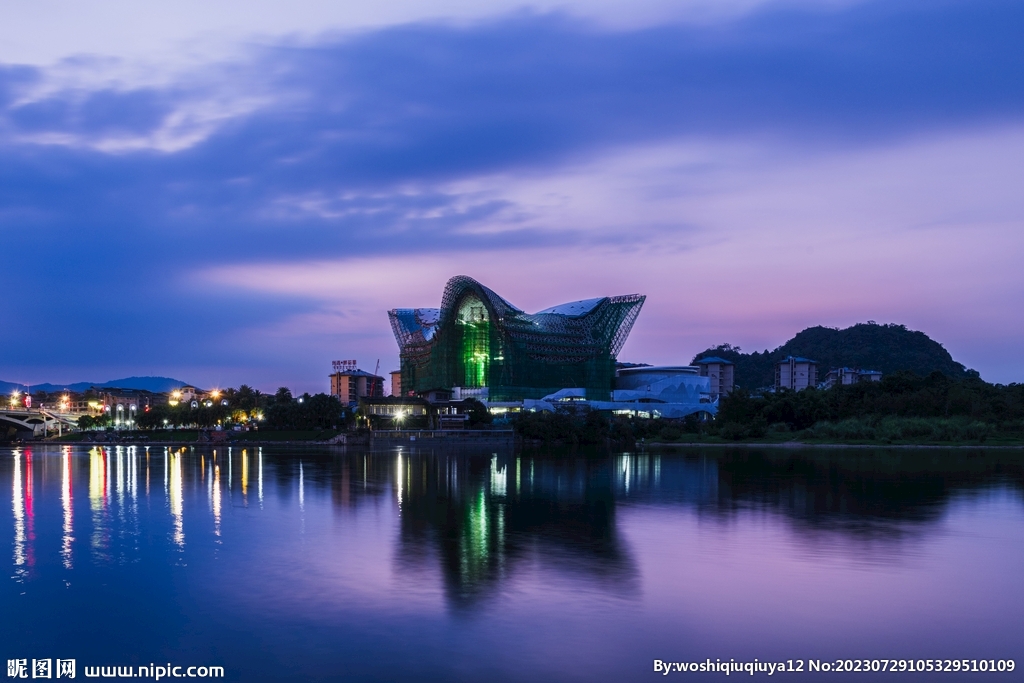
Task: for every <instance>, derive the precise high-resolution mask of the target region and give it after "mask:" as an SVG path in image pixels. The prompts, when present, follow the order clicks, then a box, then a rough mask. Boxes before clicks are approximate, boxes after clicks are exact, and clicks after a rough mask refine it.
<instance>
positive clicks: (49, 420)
mask: <svg viewBox="0 0 1024 683" xmlns="http://www.w3.org/2000/svg"><path fill="white" fill-rule="evenodd" d="M78 417H79V416H78V415H77V414H71V413H57V412H53V411H50V410H44V409H40V410H32V409H31V408H0V441H11V440H13V439H36V438H39V437H41V436H46V434H47V432H50V431H57V432H61V431H63V430H64V428H65V427H74V426H76V423H77V420H78Z"/></svg>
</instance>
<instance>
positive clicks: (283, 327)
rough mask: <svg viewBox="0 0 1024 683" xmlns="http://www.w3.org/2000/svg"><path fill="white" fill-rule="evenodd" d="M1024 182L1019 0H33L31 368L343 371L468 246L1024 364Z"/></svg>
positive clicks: (371, 356) (649, 319) (478, 260)
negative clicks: (392, 312) (873, 324)
mask: <svg viewBox="0 0 1024 683" xmlns="http://www.w3.org/2000/svg"><path fill="white" fill-rule="evenodd" d="M1022 181H1024V5H1022V4H1021V3H1019V2H992V1H988V0H973V1H971V2H956V1H948V2H947V1H943V0H931V1H929V2H903V1H900V0H886V1H885V2H856V1H854V0H849V1H842V0H833V1H816V2H810V1H808V2H799V1H793V2H784V3H782V2H761V1H759V0H676V1H673V2H669V1H666V0H632V1H630V2H622V1H614V2H613V1H612V0H598V1H596V2H592V1H588V2H547V1H544V2H535V3H531V4H527V5H524V4H520V3H518V2H514V1H511V0H502V1H500V2H491V3H487V4H486V6H485V5H484V3H479V2H469V1H468V0H437V1H435V2H430V3H426V2H412V1H410V0H404V1H400V2H386V3H356V2H328V1H327V0H292V1H291V2H289V3H282V2H268V1H266V0H257V1H253V0H246V1H245V2H243V1H241V0H229V1H227V2H221V3H216V4H215V5H210V4H209V3H205V2H198V1H197V0H184V1H180V2H177V3H173V4H172V3H163V4H162V5H157V4H152V5H151V4H149V3H138V2H136V1H135V0H105V1H103V2H92V3H81V2H77V1H76V2H70V1H66V0H42V1H40V2H33V3H5V4H4V5H3V8H2V10H0V231H2V238H3V247H2V252H0V253H2V254H3V259H2V264H3V268H4V276H5V277H4V279H5V282H6V290H5V296H4V300H3V306H2V307H0V329H2V331H3V341H2V349H3V353H2V355H0V380H6V381H15V382H25V383H40V382H53V383H65V382H66V383H71V382H78V381H105V380H109V379H113V378H118V377H125V376H128V375H164V376H170V377H175V378H178V379H181V380H185V381H188V382H193V383H196V384H198V385H199V386H202V387H216V386H221V387H224V386H237V385H239V384H241V383H248V384H250V385H253V386H256V387H258V388H260V389H262V390H264V391H273V390H275V389H276V388H277V387H278V386H281V385H286V386H289V387H291V388H292V389H293V390H297V391H303V390H305V391H310V392H317V391H326V390H327V389H328V382H327V374H328V373H329V372H330V361H331V360H334V359H349V358H354V359H358V361H359V364H360V366H361V367H362V368H363V369H366V370H373V368H374V366H375V364H376V362H377V359H378V358H379V359H380V368H381V372H382V374H384V373H386V372H387V371H390V370H393V369H397V367H398V348H397V345H396V343H395V341H394V337H393V336H392V333H391V329H390V326H389V324H388V319H387V315H386V311H387V309H390V308H395V307H419V306H425V307H436V306H438V305H439V303H440V298H441V293H442V290H443V288H444V284H445V282H446V281H447V280H448V279H449V278H450V277H452V276H454V275H469V276H471V277H474V278H476V279H477V280H479V281H481V282H482V283H483V284H485V285H487V286H489V287H490V288H491V289H494V290H495V291H496V292H498V293H499V294H501V295H502V296H504V297H505V298H507V299H508V300H509V301H511V302H512V303H513V304H515V305H516V306H518V307H520V308H522V309H524V310H525V311H527V312H531V313H532V312H535V311H537V310H540V309H543V308H546V307H548V306H552V305H554V304H558V303H562V302H565V301H571V300H574V299H583V298H591V297H595V296H605V295H615V294H631V293H642V294H646V295H647V302H646V304H645V305H644V308H643V311H642V312H641V314H640V317H639V319H638V321H637V323H636V325H635V326H634V328H633V332H632V334H631V336H630V339H629V341H628V342H627V343H626V346H625V348H624V349H623V351H622V353H621V354H620V360H624V361H632V362H647V363H655V364H686V363H688V362H689V361H690V360H691V358H692V357H693V355H694V354H695V353H697V352H699V351H701V350H704V349H706V348H708V347H709V346H715V345H717V344H720V343H723V342H729V343H732V344H735V345H739V346H741V347H742V348H743V349H744V350H745V351H752V350H755V349H758V350H764V349H766V348H768V349H773V348H775V347H776V346H778V345H780V344H782V343H784V342H785V341H786V340H788V339H789V338H791V337H792V336H793V335H794V334H795V333H796V332H798V331H799V330H801V329H803V328H804V327H807V326H811V325H827V326H837V327H846V326H848V325H851V324H854V323H857V322H864V321H868V320H875V321H878V322H879V323H887V322H895V323H902V324H905V325H907V326H908V327H910V328H912V329H918V330H922V331H924V332H925V333H927V334H928V335H929V336H931V337H932V338H933V339H935V340H937V341H939V342H940V343H942V344H943V345H944V346H945V347H946V349H948V350H949V351H950V353H952V355H953V357H954V358H955V359H956V360H958V361H960V362H962V363H964V364H965V365H967V366H968V367H971V368H975V369H977V370H978V371H979V372H980V373H981V376H982V377H983V378H984V379H986V380H988V381H992V382H1001V383H1009V382H1020V381H1024V353H1022V349H1024V315H1022V313H1021V308H1022V304H1021V302H1022V301H1024V263H1022V259H1024V189H1022V184H1024V183H1022Z"/></svg>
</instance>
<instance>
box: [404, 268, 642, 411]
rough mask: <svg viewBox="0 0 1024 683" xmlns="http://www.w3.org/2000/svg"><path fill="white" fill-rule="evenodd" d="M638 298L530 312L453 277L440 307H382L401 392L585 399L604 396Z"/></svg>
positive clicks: (605, 299)
mask: <svg viewBox="0 0 1024 683" xmlns="http://www.w3.org/2000/svg"><path fill="white" fill-rule="evenodd" d="M644 299H645V297H644V296H642V295H640V294H631V295H627V296H613V297H600V298H595V299H586V300H583V301H575V302H571V303H567V304H560V305H558V306H553V307H551V308H546V309H544V310H542V311H539V312H537V313H533V314H529V313H525V312H524V311H522V310H521V309H519V308H517V307H515V306H513V305H512V304H511V303H509V302H508V301H506V300H505V299H503V298H502V297H500V296H498V295H497V294H496V293H494V292H493V291H492V290H490V289H488V288H487V287H485V286H483V285H481V284H480V283H479V282H477V281H476V280H473V279H472V278H469V277H465V276H457V277H453V278H452V279H451V280H449V281H448V284H447V285H446V286H445V289H444V294H443V295H442V297H441V307H440V308H396V309H394V310H391V311H389V312H388V317H389V318H390V320H391V328H392V330H393V331H394V333H395V339H396V340H397V341H398V347H399V351H400V356H401V361H402V365H401V380H400V385H401V390H402V393H403V394H405V395H420V394H424V393H426V392H429V391H431V390H437V389H443V390H453V389H455V388H459V389H460V390H461V391H460V392H459V393H460V395H461V396H462V397H466V396H469V395H479V396H480V397H481V398H484V399H485V400H491V401H510V400H511V401H515V400H521V399H539V398H541V397H543V396H546V395H548V394H551V393H554V392H556V391H558V390H559V389H562V388H565V387H580V388H582V389H584V391H585V392H586V394H587V397H588V398H592V399H597V400H607V399H608V398H609V396H610V394H611V391H612V388H613V387H612V385H613V381H614V378H615V357H616V355H617V354H618V353H619V351H620V350H621V349H622V345H623V344H624V343H625V342H626V337H627V336H628V335H629V332H630V330H631V329H632V327H633V323H634V322H635V321H636V318H637V316H638V315H639V314H640V308H641V306H643V303H644ZM484 388H486V389H487V391H486V392H484V391H479V392H471V391H466V390H467V389H470V390H475V389H480V390H482V389H484Z"/></svg>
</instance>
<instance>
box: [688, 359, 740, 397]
mask: <svg viewBox="0 0 1024 683" xmlns="http://www.w3.org/2000/svg"><path fill="white" fill-rule="evenodd" d="M697 366H698V367H699V368H700V375H701V377H707V378H708V379H710V380H711V388H710V391H711V400H715V399H717V398H718V397H719V396H728V395H729V394H730V393H732V390H733V387H734V386H735V385H736V384H735V379H734V378H735V374H736V364H735V363H733V362H732V361H729V360H725V359H724V358H718V357H717V356H709V357H707V358H701V359H700V360H699V361H697Z"/></svg>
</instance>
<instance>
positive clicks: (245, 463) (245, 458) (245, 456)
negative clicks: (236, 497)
mask: <svg viewBox="0 0 1024 683" xmlns="http://www.w3.org/2000/svg"><path fill="white" fill-rule="evenodd" d="M248 491H249V452H248V451H247V450H245V449H244V448H243V449H242V499H243V500H244V499H245V495H246V493H248Z"/></svg>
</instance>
